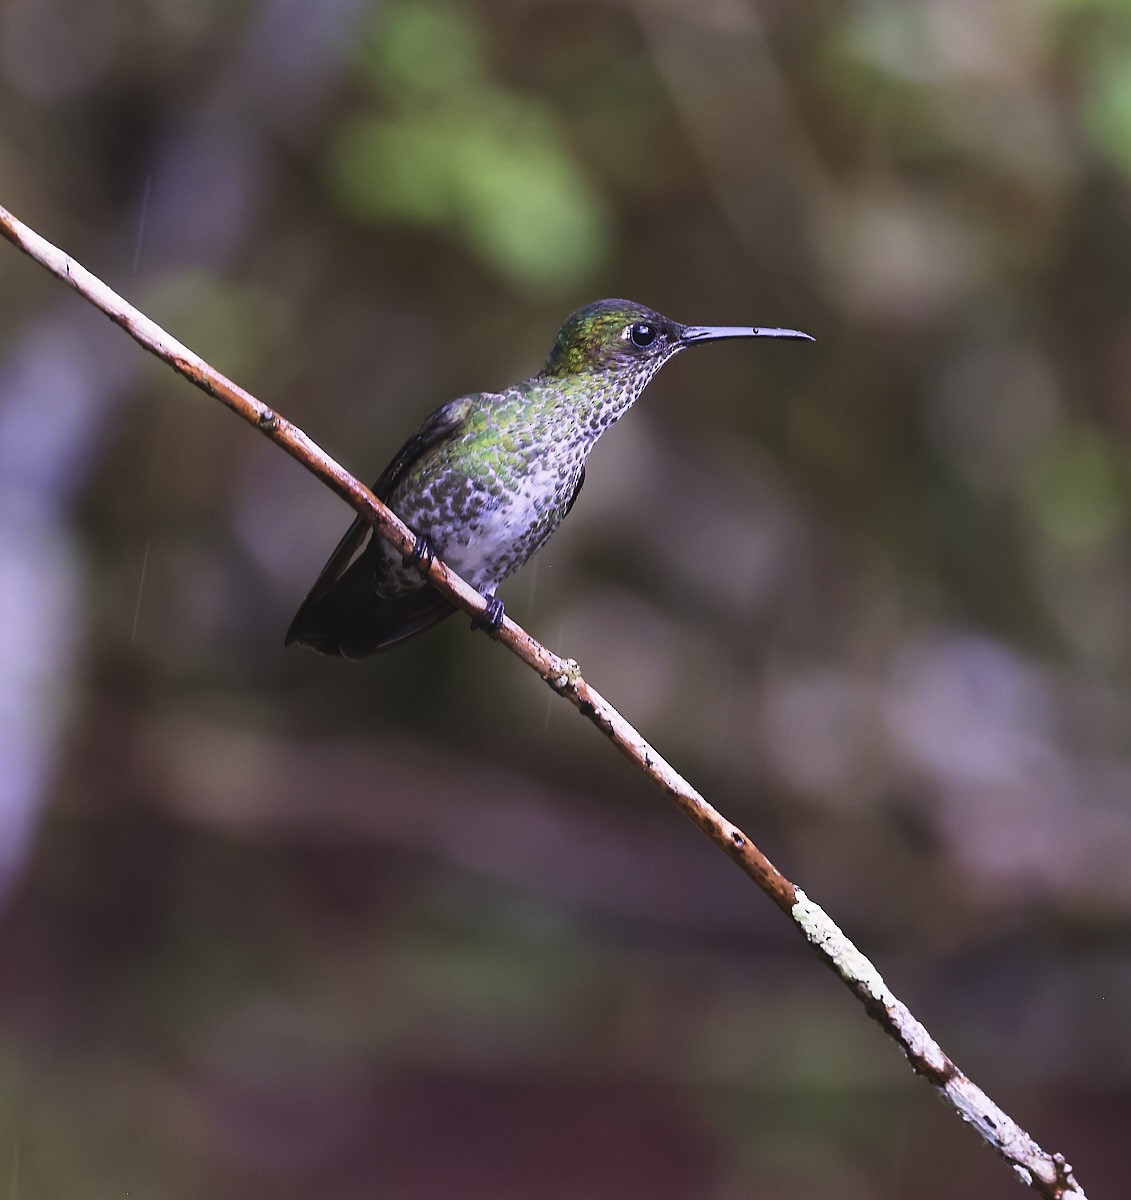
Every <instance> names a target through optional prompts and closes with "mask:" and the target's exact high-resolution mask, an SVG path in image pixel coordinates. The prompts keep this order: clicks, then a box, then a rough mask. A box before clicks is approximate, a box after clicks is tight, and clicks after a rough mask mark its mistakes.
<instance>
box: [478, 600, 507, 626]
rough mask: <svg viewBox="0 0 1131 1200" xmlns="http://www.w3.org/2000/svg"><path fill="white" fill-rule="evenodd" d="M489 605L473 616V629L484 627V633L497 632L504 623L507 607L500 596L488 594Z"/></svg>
mask: <svg viewBox="0 0 1131 1200" xmlns="http://www.w3.org/2000/svg"><path fill="white" fill-rule="evenodd" d="M486 599H487V607H486V608H485V609H484V610H483V611H482V612H481V613H476V614H475V616H474V617H472V618H471V628H472V629H482V630H483V632H484V633H489V634H492V635H493V634H496V633H498V632H499V626H501V625H502V623H503V617H504V616H505V615H506V609H505V608H504V607H503V602H502V601H501V600H500V599H499V597H498V596H488V597H487V598H486Z"/></svg>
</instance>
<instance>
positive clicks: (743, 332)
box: [679, 325, 816, 346]
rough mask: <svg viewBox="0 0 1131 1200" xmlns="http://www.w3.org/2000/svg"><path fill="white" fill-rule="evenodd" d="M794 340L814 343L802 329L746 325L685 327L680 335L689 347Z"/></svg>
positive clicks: (814, 339)
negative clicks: (759, 339)
mask: <svg viewBox="0 0 1131 1200" xmlns="http://www.w3.org/2000/svg"><path fill="white" fill-rule="evenodd" d="M756 337H774V338H793V340H794V341H798V342H812V341H816V338H812V337H810V336H809V334H807V333H802V332H801V330H800V329H767V328H750V327H749V326H746V325H685V326H684V327H683V332H682V333H681V334H680V335H679V340H680V342H681V344H683V345H685V346H689V345H691V344H693V343H695V342H721V341H722V340H723V339H724V338H756Z"/></svg>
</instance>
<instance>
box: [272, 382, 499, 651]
mask: <svg viewBox="0 0 1131 1200" xmlns="http://www.w3.org/2000/svg"><path fill="white" fill-rule="evenodd" d="M474 401H475V397H474V396H462V397H460V399H458V400H452V401H451V402H450V403H448V404H445V405H444V406H443V407H442V408H438V409H437V410H436V411H435V412H434V413H432V415H431V416H430V417H428V418H427V420H425V422H424V424H423V425H421V427H420V428H419V429H418V430H417V431H416V433H415V434H413V436H412V437H411V438H409V440H408V441H407V442H405V444H404V445H403V446H402V447H401V448H400V450H399V451H398V452H397V453H396V455H394V457H393V460H392V462H390V463H389V465H388V466H387V467H386V468H385V469H384V471H382V472H381V476H380V478H379V479H378V480H377V482H376V483H375V484H374V485H373V493H374V495H376V497H377V498H378V499H379V500H383V501H386V502H387V501H388V499H389V497H390V496H391V495H392V494H393V491H394V490H395V489H396V486H397V484H398V483H400V481H401V479H402V478H403V477H404V474H405V472H406V471H407V470H408V469H409V468H410V467H411V466H412V465H413V463H415V462H416V461H417V460H418V459H419V458H420V456H421V455H422V454H424V453H425V452H426V451H427V450H429V449H431V447H433V446H434V445H436V443H437V442H440V441H442V440H443V439H444V438H446V437H450V436H451V435H452V434H453V433H455V432H456V431H457V430H458V429H459V427H460V426H461V425H462V424H463V423H464V421H465V420H466V419H467V415H468V413H469V412H470V411H471V409H472V406H473V404H474ZM372 535H373V527H372V526H371V525H370V524H369V522H368V521H366V520H365V518H364V517H357V518H356V519H355V520H354V522H353V524H352V525H351V526H350V527H349V529H347V530H346V533H345V536H344V537H343V538H342V540H341V541H340V542H339V543H338V544H337V546H336V547H335V549H334V552H333V554H331V555H330V558H329V559H328V561H327V563H326V565H325V566H324V567H323V568H322V570H321V572H320V573H319V575H318V578H317V579H316V580H315V581H314V586H313V587H312V588H311V589H310V592H309V594H308V595H307V597H306V599H305V600H304V601H303V602H302V604H301V605H300V606H299V610H298V612H297V613H296V614H295V618H294V620H293V621H292V622H291V625H290V628H289V629H288V630H287V636H286V639H285V642H284V644H285V645H287V646H289V645H291V643H292V642H299V643H300V644H302V645H304V646H309V647H311V648H312V649H314V650H319V651H321V652H322V653H323V654H344V655H346V656H347V657H349V658H360V657H362V656H363V655H365V654H372V653H373V652H374V651H376V650H380V649H382V648H383V647H385V646H391V645H393V644H394V643H395V642H398V641H403V640H404V639H405V638H406V637H411V636H412V635H413V634H414V633H420V632H422V631H423V630H425V629H427V628H429V627H430V626H432V625H435V624H436V623H437V622H438V621H442V620H443V619H444V618H445V617H447V616H450V615H451V614H452V613H453V612H455V607H454V605H452V603H451V602H450V601H449V600H446V599H445V598H444V597H443V596H441V595H440V593H439V592H437V591H435V590H434V589H433V588H430V587H428V586H424V587H421V588H420V589H419V590H417V591H413V592H410V593H407V594H405V595H403V596H397V597H394V598H390V599H386V598H383V597H381V596H378V595H377V594H376V592H375V591H374V586H373V571H372V568H371V566H370V564H369V563H368V562H367V557H368V551H369V548H370V546H371V545H372V542H371V538H372Z"/></svg>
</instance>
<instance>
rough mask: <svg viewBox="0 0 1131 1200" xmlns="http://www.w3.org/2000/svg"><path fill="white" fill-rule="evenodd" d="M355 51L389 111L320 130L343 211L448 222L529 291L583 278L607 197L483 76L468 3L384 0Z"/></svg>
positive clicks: (607, 236)
mask: <svg viewBox="0 0 1131 1200" xmlns="http://www.w3.org/2000/svg"><path fill="white" fill-rule="evenodd" d="M362 61H363V63H364V65H365V67H366V75H367V77H368V79H369V80H370V81H371V82H372V85H373V87H374V89H375V92H376V95H375V97H374V103H375V104H376V103H377V102H379V101H380V100H381V99H384V100H385V101H387V103H388V105H389V106H390V108H391V110H392V111H391V112H386V111H384V110H383V108H382V107H378V108H377V109H376V110H375V111H366V110H361V111H358V112H355V113H353V114H351V115H350V116H349V117H347V118H346V119H344V120H343V122H342V125H341V127H340V128H339V129H338V130H337V131H336V132H335V134H334V136H333V140H332V144H331V148H330V155H329V163H328V170H329V176H330V180H331V183H332V185H333V187H334V189H335V191H336V193H337V194H338V196H339V197H340V198H341V200H342V203H343V204H344V205H345V206H346V207H347V209H348V210H349V211H350V212H352V213H354V214H355V215H357V216H358V217H361V218H364V219H368V220H371V221H398V222H411V223H416V224H422V225H426V226H428V225H436V226H440V227H441V228H447V229H449V230H450V231H451V232H452V233H453V234H454V235H455V236H457V237H461V238H463V239H464V240H465V241H466V242H467V244H468V246H469V247H470V248H471V249H472V250H473V251H475V252H476V253H477V254H479V255H480V256H481V257H482V258H483V259H484V261H485V262H487V263H488V264H489V265H490V266H492V267H494V268H495V270H497V271H499V272H500V273H501V274H502V275H503V276H504V277H506V278H507V279H509V280H510V281H511V282H512V283H514V284H515V285H517V286H518V287H520V288H521V289H523V290H524V291H529V292H532V293H534V294H543V295H545V294H550V295H552V294H554V293H559V294H560V293H562V292H563V291H565V290H567V289H569V288H571V287H576V286H578V285H579V284H583V283H585V281H586V280H589V279H592V278H593V277H594V275H595V272H596V270H597V268H598V267H599V266H600V265H601V264H602V262H603V261H604V260H605V259H606V257H607V255H608V253H609V250H610V247H611V230H610V227H609V226H610V221H609V216H608V213H607V210H606V205H605V204H604V202H603V200H602V199H601V197H600V196H599V195H598V193H597V191H596V189H595V188H594V186H593V185H592V184H591V183H590V182H589V181H588V179H587V178H586V176H585V172H584V171H583V170H582V168H581V167H580V165H579V164H578V163H577V162H576V161H575V159H574V157H573V156H572V154H571V153H570V151H569V148H568V146H567V144H566V141H565V139H564V137H563V136H562V132H561V130H560V128H559V122H558V119H557V117H556V115H555V113H554V111H553V109H552V108H551V107H550V105H548V104H547V103H545V102H544V101H543V100H541V99H540V98H539V97H537V96H535V95H532V94H529V93H520V92H517V91H514V90H512V89H508V88H506V87H504V86H502V85H501V84H499V83H497V82H493V81H492V80H491V79H490V78H489V77H488V73H487V64H486V61H485V46H484V42H483V37H482V31H481V29H480V28H479V27H478V25H477V22H476V20H475V17H474V14H473V13H472V12H471V11H470V10H468V9H466V8H463V7H460V6H456V5H447V4H444V5H438V4H433V3H431V2H425V3H415V2H414V3H400V4H391V5H388V6H386V7H385V8H383V9H382V11H381V12H380V14H379V18H378V20H377V22H376V23H375V26H374V31H373V34H372V36H371V39H370V40H369V43H368V46H367V47H366V48H365V49H364V50H363V51H362Z"/></svg>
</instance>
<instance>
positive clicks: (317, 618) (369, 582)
mask: <svg viewBox="0 0 1131 1200" xmlns="http://www.w3.org/2000/svg"><path fill="white" fill-rule="evenodd" d="M355 565H356V564H355ZM455 611H456V607H455V605H454V604H452V603H451V601H450V600H447V599H445V598H444V597H443V596H441V595H440V593H439V592H437V591H435V590H434V589H433V588H430V587H427V586H422V587H419V588H416V589H415V590H413V591H411V592H406V593H405V594H404V595H401V596H392V597H385V596H378V595H376V593H375V592H374V591H373V574H372V572H371V571H358V570H353V569H351V570H349V571H347V572H346V573H345V574H344V575H343V576H342V577H341V579H339V580H338V581H337V582H336V583H335V584H334V585H333V586H332V587H330V588H329V589H327V590H326V591H324V592H323V593H322V594H321V595H311V596H309V597H308V598H307V600H306V603H304V604H303V606H302V608H300V609H299V611H298V613H297V614H296V615H295V619H294V620H293V621H292V622H291V627H290V629H288V630H287V638H286V644H287V645H288V646H289V645H290V644H291V643H292V642H298V643H299V645H302V646H309V647H310V648H311V649H312V650H317V651H319V652H320V653H322V654H338V655H341V656H342V657H343V658H364V657H365V656H366V655H368V654H376V653H377V651H378V650H385V649H387V648H388V647H389V646H393V645H396V643H397V642H403V641H404V640H405V639H406V638H410V637H414V636H415V635H416V634H418V633H423V632H424V630H426V629H431V628H432V626H433V625H437V624H439V622H440V621H442V620H444V618H445V617H450V616H451V615H452V613H454V612H455Z"/></svg>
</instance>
